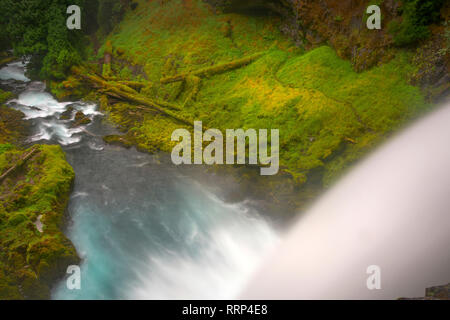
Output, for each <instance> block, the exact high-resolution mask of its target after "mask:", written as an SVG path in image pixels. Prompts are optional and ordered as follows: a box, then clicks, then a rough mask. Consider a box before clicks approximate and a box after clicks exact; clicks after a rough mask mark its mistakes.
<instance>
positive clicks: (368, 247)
mask: <svg viewBox="0 0 450 320" xmlns="http://www.w3.org/2000/svg"><path fill="white" fill-rule="evenodd" d="M371 265H377V266H379V267H380V268H381V289H380V290H369V289H368V288H367V285H366V281H367V278H368V277H369V276H370V274H367V273H366V271H367V268H368V267H369V266H371ZM449 282H450V104H449V103H447V104H446V105H445V106H444V107H443V108H441V109H439V110H438V111H436V112H434V113H433V114H431V115H430V116H428V117H426V118H425V119H423V120H421V121H419V122H418V123H417V124H415V125H414V126H413V127H411V128H409V129H408V130H406V131H405V132H403V133H402V134H401V135H400V136H398V137H395V138H394V139H392V141H391V142H390V143H388V144H387V145H385V146H384V147H382V148H381V149H380V150H378V151H377V152H375V153H374V154H373V155H372V156H371V157H369V158H368V159H367V160H365V161H363V163H362V164H361V165H359V166H358V167H356V168H355V169H353V171H352V172H350V173H349V174H348V175H347V176H346V177H345V178H344V179H343V180H342V181H341V182H340V183H338V184H337V185H336V186H334V187H333V188H332V189H331V190H330V191H329V192H328V193H327V194H325V196H324V197H322V198H321V199H320V200H319V201H318V202H317V203H316V204H315V205H314V206H313V207H312V208H311V210H309V211H308V212H307V213H306V214H304V215H302V216H301V218H300V219H299V220H298V222H297V223H296V225H295V226H294V227H293V229H292V230H291V232H290V233H289V234H288V235H287V237H286V238H285V240H284V241H283V242H282V244H281V245H280V246H279V247H278V248H277V250H276V251H275V252H274V254H273V255H272V256H270V257H269V258H268V259H267V261H266V263H265V265H263V267H262V268H261V269H260V270H259V272H258V273H257V274H256V275H255V276H254V277H253V279H252V280H251V281H250V284H249V286H248V287H247V289H246V290H245V291H244V292H243V294H242V295H241V298H244V299H395V298H398V297H420V296H424V293H425V288H426V287H430V286H434V285H443V284H447V283H449Z"/></svg>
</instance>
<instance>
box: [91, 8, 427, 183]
mask: <svg viewBox="0 0 450 320" xmlns="http://www.w3.org/2000/svg"><path fill="white" fill-rule="evenodd" d="M279 23H280V21H279V19H278V18H276V17H268V16H246V15H239V14H215V13H213V12H211V11H210V10H209V9H208V7H207V6H206V5H205V4H204V3H203V2H202V1H189V2H185V1H181V0H180V1H177V0H173V1H168V2H167V3H165V4H164V5H160V4H159V3H157V2H150V3H149V2H147V1H140V4H139V7H138V9H136V11H134V12H129V13H128V14H127V16H126V17H125V19H124V20H123V22H122V23H121V24H120V25H119V26H118V28H117V29H116V30H115V31H114V32H113V33H112V34H111V35H110V36H109V37H108V40H109V41H110V42H107V43H108V46H106V45H105V46H104V48H103V49H102V50H100V52H99V55H98V56H99V57H103V55H104V51H105V47H109V43H110V44H111V45H112V47H113V49H112V52H113V59H112V61H113V62H112V65H111V68H112V72H113V73H114V75H115V76H117V75H120V77H122V76H126V74H127V73H126V72H122V70H123V68H124V67H126V66H127V65H128V66H130V67H131V68H132V69H134V70H141V71H142V72H141V74H140V76H141V77H143V78H146V79H148V86H145V87H144V88H142V89H141V90H140V94H142V95H145V96H147V97H148V98H151V99H160V100H161V99H163V100H165V101H168V102H170V103H174V104H175V105H178V106H181V107H182V110H181V111H176V114H178V115H180V116H181V117H182V118H185V119H195V120H202V121H203V123H204V126H205V127H208V128H218V129H221V130H222V131H224V130H225V129H235V128H244V129H248V128H254V129H260V128H264V129H280V143H281V146H280V149H281V154H280V164H281V168H282V170H283V171H284V172H288V173H290V174H291V175H292V176H293V178H294V179H295V180H296V181H297V183H298V185H302V184H304V183H306V182H307V181H308V179H310V178H311V176H312V175H315V176H317V174H319V175H320V176H321V183H322V184H328V183H331V182H332V181H333V180H334V179H335V178H336V176H337V175H339V174H340V173H341V172H342V171H343V170H344V168H346V167H347V166H348V165H349V164H350V163H352V162H353V161H355V160H357V159H359V158H360V157H361V156H362V155H363V154H365V153H367V151H368V150H369V149H371V148H373V147H374V145H376V143H377V142H378V141H380V140H381V139H383V138H384V137H386V136H387V135H388V134H389V133H390V132H392V131H394V130H396V129H398V128H399V127H400V126H402V125H403V124H404V123H405V122H406V121H407V120H409V119H411V118H413V117H415V116H416V115H418V114H419V113H420V112H422V110H424V109H425V108H427V107H428V105H427V104H426V103H425V101H424V99H423V96H422V94H421V93H420V91H419V89H418V88H416V87H413V86H411V85H409V84H408V83H407V81H406V79H407V78H408V75H409V74H410V73H412V72H413V71H414V69H413V67H412V66H411V65H410V63H409V60H410V57H409V56H408V55H407V54H406V53H403V52H402V51H398V52H397V56H396V57H395V58H394V59H393V60H392V61H391V62H389V63H387V64H384V65H381V66H378V67H375V68H373V69H371V70H368V71H365V72H363V73H356V72H355V71H354V70H353V69H352V67H351V63H350V62H348V61H345V60H342V59H340V58H339V57H338V56H337V55H336V53H335V52H334V51H333V50H332V49H331V48H330V47H327V46H323V47H320V48H317V49H314V50H312V51H310V52H307V53H304V52H303V51H302V50H300V49H298V48H295V47H294V46H293V44H292V42H291V41H290V40H289V39H288V38H286V37H285V36H283V35H282V34H281V33H280V32H279ZM117 48H120V57H119V55H118V54H114V52H117ZM108 50H110V49H108ZM259 52H261V53H263V54H262V55H261V56H258V59H252V61H251V62H249V63H246V64H242V65H239V66H238V67H237V68H232V69H227V70H224V72H218V73H213V74H208V75H207V76H204V74H203V71H202V70H215V69H216V68H220V66H224V65H230V64H232V63H233V61H242V59H245V57H251V56H252V55H254V54H256V53H259ZM127 61H128V62H127ZM100 71H101V70H99V71H98V73H100ZM137 76H138V75H136V74H134V75H133V76H131V77H130V79H124V80H133V78H135V77H137ZM104 99H106V98H104ZM102 106H103V107H104V110H106V111H108V113H109V116H110V119H111V120H112V121H113V122H115V123H118V124H120V126H121V128H122V129H123V130H124V131H125V133H126V139H127V141H132V142H133V143H134V144H135V145H137V146H139V148H142V149H146V150H149V151H153V150H155V149H160V150H163V151H168V152H170V151H171V149H172V147H173V146H174V143H173V142H171V141H170V137H171V133H172V132H173V130H175V129H177V128H180V127H185V128H187V129H191V128H190V127H189V126H185V125H182V124H180V123H176V122H175V121H173V120H171V119H169V118H167V117H165V116H164V115H162V114H159V113H157V112H152V111H151V110H145V109H143V108H142V107H141V106H139V105H138V104H129V103H122V102H121V103H116V102H114V101H113V102H112V104H111V103H110V104H109V105H108V104H107V103H105V102H103V103H102Z"/></svg>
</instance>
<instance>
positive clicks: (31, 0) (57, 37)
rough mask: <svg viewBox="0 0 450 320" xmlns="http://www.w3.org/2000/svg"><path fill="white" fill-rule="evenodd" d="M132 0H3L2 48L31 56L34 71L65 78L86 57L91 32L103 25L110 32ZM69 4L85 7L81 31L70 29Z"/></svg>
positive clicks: (42, 75)
mask: <svg viewBox="0 0 450 320" xmlns="http://www.w3.org/2000/svg"><path fill="white" fill-rule="evenodd" d="M128 3H129V1H123V0H2V1H0V12H1V15H0V51H4V50H6V49H10V48H12V49H14V53H15V55H16V56H31V57H32V60H31V68H30V70H31V75H32V76H35V77H36V76H39V77H40V78H42V79H64V78H65V77H66V75H67V71H68V70H69V68H70V67H71V66H72V65H74V64H79V63H81V62H82V61H83V59H85V58H86V56H87V55H88V52H87V51H86V46H87V43H88V42H89V38H88V37H87V36H88V35H93V34H95V32H97V30H98V26H99V25H101V26H102V28H100V30H99V32H100V33H102V34H103V33H108V32H109V31H111V29H112V26H113V25H115V24H116V23H117V22H118V21H119V19H120V17H121V15H122V14H123V12H124V10H125V7H126V5H127V4H128ZM69 5H79V6H80V7H81V8H82V11H83V13H86V15H85V16H83V19H82V22H83V27H82V30H81V31H77V30H68V29H67V27H66V19H67V17H68V15H67V14H66V10H67V7H68V6H69Z"/></svg>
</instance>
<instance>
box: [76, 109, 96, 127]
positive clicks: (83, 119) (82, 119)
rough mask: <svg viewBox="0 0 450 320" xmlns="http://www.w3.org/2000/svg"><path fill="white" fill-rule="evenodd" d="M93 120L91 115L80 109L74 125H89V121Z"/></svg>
mask: <svg viewBox="0 0 450 320" xmlns="http://www.w3.org/2000/svg"><path fill="white" fill-rule="evenodd" d="M91 122H92V120H91V119H90V118H89V117H87V116H86V115H85V114H84V113H83V112H81V111H78V112H77V113H76V114H75V124H74V127H78V126H84V125H87V124H89V123H91Z"/></svg>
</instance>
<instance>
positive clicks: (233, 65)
mask: <svg viewBox="0 0 450 320" xmlns="http://www.w3.org/2000/svg"><path fill="white" fill-rule="evenodd" d="M263 55H264V52H259V53H255V54H253V55H251V56H248V57H245V58H242V59H238V60H234V61H231V62H228V63H222V64H218V65H215V66H212V67H208V68H203V69H200V70H197V71H193V72H188V73H182V74H178V75H175V76H171V77H166V78H162V79H161V80H160V81H161V83H162V84H169V83H173V82H179V81H186V79H187V78H188V77H191V76H195V77H199V78H208V77H211V76H213V75H216V74H220V73H224V72H227V71H230V70H233V69H237V68H241V67H243V66H246V65H249V64H250V63H252V62H254V61H256V60H258V59H259V58H261V57H262V56H263Z"/></svg>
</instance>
